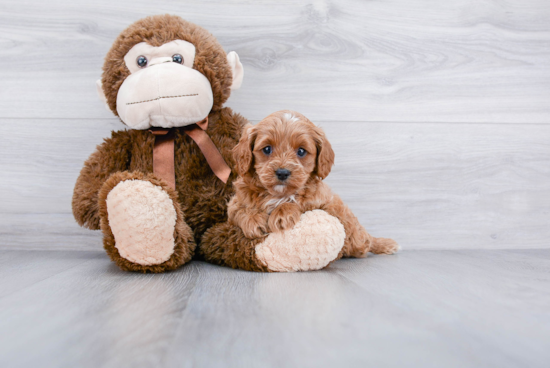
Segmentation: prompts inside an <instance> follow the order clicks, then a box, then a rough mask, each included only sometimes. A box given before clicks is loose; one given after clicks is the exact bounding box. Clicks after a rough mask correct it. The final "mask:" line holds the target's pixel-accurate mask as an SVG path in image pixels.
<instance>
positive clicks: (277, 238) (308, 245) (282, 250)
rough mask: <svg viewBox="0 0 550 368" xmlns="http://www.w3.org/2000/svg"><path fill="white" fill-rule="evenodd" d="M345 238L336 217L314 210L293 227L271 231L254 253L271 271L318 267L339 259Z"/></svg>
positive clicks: (303, 269) (302, 216)
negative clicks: (275, 231)
mask: <svg viewBox="0 0 550 368" xmlns="http://www.w3.org/2000/svg"><path fill="white" fill-rule="evenodd" d="M345 237H346V233H345V230H344V226H343V225H342V224H341V223H340V221H339V220H338V219H337V218H336V217H333V216H331V215H329V214H328V213H326V212H325V211H322V210H313V211H308V212H305V213H303V214H302V215H301V217H300V221H299V222H298V223H297V224H296V226H294V228H292V229H289V230H285V231H282V232H277V233H272V234H269V236H268V237H267V238H266V239H265V241H263V242H261V243H259V244H257V245H256V249H255V253H256V257H257V258H258V260H259V261H260V262H262V263H263V264H265V265H266V266H267V268H268V269H269V270H270V271H276V272H292V271H310V270H319V269H321V268H324V267H326V266H327V265H328V264H329V263H330V262H332V261H334V260H335V259H336V258H338V255H339V254H340V251H341V250H342V247H343V246H344V240H345Z"/></svg>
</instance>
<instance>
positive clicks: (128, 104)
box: [117, 57, 214, 130]
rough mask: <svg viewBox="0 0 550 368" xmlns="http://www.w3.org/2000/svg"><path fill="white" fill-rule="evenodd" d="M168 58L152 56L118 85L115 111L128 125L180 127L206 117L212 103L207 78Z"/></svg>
mask: <svg viewBox="0 0 550 368" xmlns="http://www.w3.org/2000/svg"><path fill="white" fill-rule="evenodd" d="M171 61H172V60H171V58H169V57H159V58H155V59H153V60H151V61H150V62H149V65H148V66H147V68H145V69H142V70H139V71H137V72H135V73H132V74H130V75H129V76H128V78H126V80H125V81H124V83H122V86H120V89H119V91H118V95H117V113H118V115H119V117H120V119H121V120H122V121H123V122H124V123H125V124H126V125H128V126H129V127H130V128H133V129H140V130H141V129H148V128H150V127H162V128H174V127H182V126H186V125H190V124H194V123H196V122H198V121H201V120H203V119H204V118H206V117H207V116H208V113H209V112H210V110H211V109H212V105H213V103H214V97H213V95H212V87H211V86H210V82H209V81H208V79H207V78H206V77H205V76H204V75H203V74H201V73H200V72H199V71H197V70H195V69H192V68H189V67H187V66H185V65H181V64H177V63H173V62H171Z"/></svg>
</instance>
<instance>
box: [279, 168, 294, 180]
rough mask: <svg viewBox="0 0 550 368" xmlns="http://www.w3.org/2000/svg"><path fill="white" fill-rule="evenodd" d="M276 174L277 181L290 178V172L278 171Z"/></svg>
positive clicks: (285, 170)
mask: <svg viewBox="0 0 550 368" xmlns="http://www.w3.org/2000/svg"><path fill="white" fill-rule="evenodd" d="M275 174H276V175H277V179H279V180H280V181H285V180H286V179H288V177H289V176H290V170H287V169H277V171H275Z"/></svg>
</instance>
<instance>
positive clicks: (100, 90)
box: [95, 79, 111, 111]
mask: <svg viewBox="0 0 550 368" xmlns="http://www.w3.org/2000/svg"><path fill="white" fill-rule="evenodd" d="M95 84H96V87H97V95H98V96H99V99H100V100H101V101H103V104H104V105H105V108H106V109H107V111H111V108H110V107H109V104H108V103H107V97H105V93H104V92H103V85H102V84H101V79H98V80H97V81H96V82H95Z"/></svg>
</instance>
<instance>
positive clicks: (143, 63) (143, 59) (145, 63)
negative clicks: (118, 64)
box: [136, 55, 147, 68]
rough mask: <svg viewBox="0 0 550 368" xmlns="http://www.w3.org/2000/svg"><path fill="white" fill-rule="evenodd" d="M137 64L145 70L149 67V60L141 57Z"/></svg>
mask: <svg viewBox="0 0 550 368" xmlns="http://www.w3.org/2000/svg"><path fill="white" fill-rule="evenodd" d="M136 63H137V65H138V66H139V67H140V68H145V67H146V66H147V58H146V57H145V56H143V55H140V56H138V57H137V59H136Z"/></svg>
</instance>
